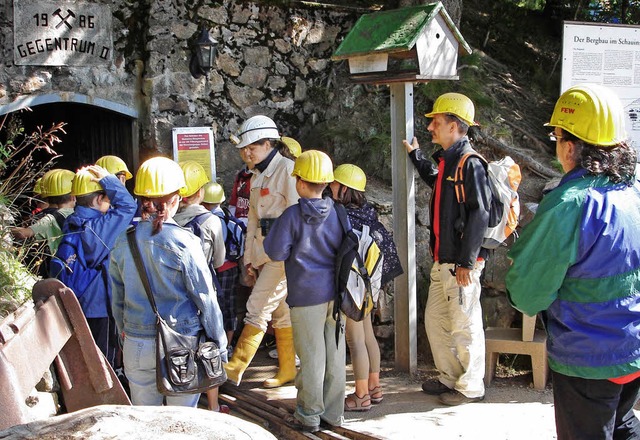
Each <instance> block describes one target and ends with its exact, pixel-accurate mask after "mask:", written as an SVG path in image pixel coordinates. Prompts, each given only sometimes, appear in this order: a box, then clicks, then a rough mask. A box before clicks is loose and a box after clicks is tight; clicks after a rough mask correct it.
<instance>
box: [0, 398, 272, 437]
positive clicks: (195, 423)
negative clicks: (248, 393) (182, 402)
mask: <svg viewBox="0 0 640 440" xmlns="http://www.w3.org/2000/svg"><path fill="white" fill-rule="evenodd" d="M0 437H1V438H3V439H6V440H17V439H23V440H31V439H34V440H35V439H40V440H63V439H68V438H91V439H93V440H107V439H114V438H123V439H124V438H126V439H128V440H147V439H150V438H153V439H155V440H165V439H166V440H169V439H176V438H179V439H185V440H187V439H194V440H195V439H211V440H222V439H224V440H275V439H276V437H274V436H273V435H272V434H271V433H269V432H268V431H267V430H265V429H264V428H261V427H260V426H258V425H257V424H255V423H251V422H247V421H245V420H242V419H239V418H237V417H233V416H232V415H227V414H220V413H216V412H213V411H207V410H204V409H195V408H185V407H179V406H118V405H101V406H96V407H93V408H87V409H83V410H80V411H76V412H74V413H70V414H65V415H60V416H56V417H51V418H47V419H44V420H39V421H36V422H31V423H27V424H24V425H17V426H14V427H12V428H9V429H6V430H4V431H0Z"/></svg>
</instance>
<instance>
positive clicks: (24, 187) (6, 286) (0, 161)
mask: <svg viewBox="0 0 640 440" xmlns="http://www.w3.org/2000/svg"><path fill="white" fill-rule="evenodd" d="M64 125H65V124H64V123H59V124H52V126H51V127H50V128H49V129H46V130H45V129H43V128H42V127H37V129H36V131H34V132H33V133H31V134H29V135H25V134H24V129H23V128H22V126H21V123H20V120H19V118H16V117H9V116H7V115H5V116H4V117H3V118H2V119H0V219H1V221H0V286H2V290H1V291H0V316H5V315H6V314H7V313H9V312H11V311H12V310H14V309H15V308H16V306H19V305H20V304H22V303H23V302H24V301H25V299H26V298H27V297H28V296H29V294H30V292H31V288H32V287H33V284H34V283H35V281H36V279H37V277H36V276H35V275H34V274H33V272H32V271H35V270H34V269H35V264H37V261H38V260H39V258H38V255H41V254H42V252H43V250H44V245H43V243H37V242H33V243H29V244H27V245H25V246H15V245H14V243H13V241H12V239H11V232H10V229H11V227H12V225H13V224H14V223H15V219H16V218H28V213H30V209H29V207H30V203H31V201H32V199H33V198H32V197H30V196H29V193H30V192H31V190H32V188H33V186H34V183H35V181H36V179H37V178H38V177H40V176H42V174H43V173H44V171H45V170H46V169H47V168H49V167H50V166H51V163H52V161H53V159H55V157H56V156H55V151H54V150H53V146H54V145H55V144H56V143H58V142H60V139H59V138H58V137H57V136H56V133H57V132H58V131H62V132H64V129H63V127H64ZM43 151H44V152H46V153H47V154H48V156H49V160H48V161H46V162H45V163H41V162H39V161H37V160H36V159H35V156H34V155H35V154H36V153H40V152H43ZM34 257H35V258H34Z"/></svg>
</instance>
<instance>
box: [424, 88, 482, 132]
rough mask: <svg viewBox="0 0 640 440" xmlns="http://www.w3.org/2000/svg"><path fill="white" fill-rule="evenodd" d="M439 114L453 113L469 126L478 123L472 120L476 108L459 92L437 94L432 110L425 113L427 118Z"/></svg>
mask: <svg viewBox="0 0 640 440" xmlns="http://www.w3.org/2000/svg"><path fill="white" fill-rule="evenodd" d="M439 114H450V115H455V116H457V117H458V118H460V119H461V120H462V121H464V122H465V123H466V124H468V125H469V126H472V125H478V123H477V122H475V121H474V120H473V118H474V117H475V115H476V109H475V107H474V106H473V102H471V100H470V99H469V98H467V97H466V96H465V95H463V94H461V93H445V94H443V95H440V96H438V98H437V99H436V102H434V103H433V110H432V111H431V113H427V114H426V115H425V116H426V117H427V118H433V117H434V116H435V115H439Z"/></svg>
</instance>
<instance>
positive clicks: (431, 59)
mask: <svg viewBox="0 0 640 440" xmlns="http://www.w3.org/2000/svg"><path fill="white" fill-rule="evenodd" d="M468 54H471V48H470V47H469V45H468V44H467V42H466V41H465V40H464V38H462V35H461V34H460V31H459V30H458V29H457V28H456V26H455V24H454V23H453V21H452V20H451V17H449V14H447V11H446V10H445V9H444V6H443V5H442V3H440V2H437V3H431V4H428V5H421V6H415V7H409V8H402V9H393V10H388V11H381V12H374V13H372V14H367V15H363V16H362V17H360V19H359V20H358V21H357V22H356V24H355V25H354V27H353V29H352V30H351V32H349V34H347V36H346V37H345V39H344V41H342V43H341V44H340V46H339V47H338V49H337V50H336V51H335V53H334V54H333V56H332V59H333V60H344V59H346V60H348V61H349V71H350V73H351V79H352V80H354V81H356V82H367V83H391V82H426V81H429V80H432V79H458V76H457V72H456V68H457V61H458V55H468Z"/></svg>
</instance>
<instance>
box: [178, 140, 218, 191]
mask: <svg viewBox="0 0 640 440" xmlns="http://www.w3.org/2000/svg"><path fill="white" fill-rule="evenodd" d="M173 160H175V161H176V162H178V163H179V162H183V161H185V160H195V161H196V162H198V163H199V164H200V165H202V167H203V168H204V169H205V171H206V172H207V176H208V177H209V178H210V179H211V180H212V181H214V182H215V180H216V155H215V149H214V138H213V129H212V128H211V127H180V128H174V129H173Z"/></svg>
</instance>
